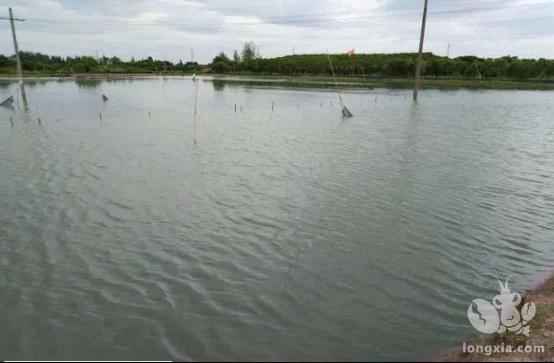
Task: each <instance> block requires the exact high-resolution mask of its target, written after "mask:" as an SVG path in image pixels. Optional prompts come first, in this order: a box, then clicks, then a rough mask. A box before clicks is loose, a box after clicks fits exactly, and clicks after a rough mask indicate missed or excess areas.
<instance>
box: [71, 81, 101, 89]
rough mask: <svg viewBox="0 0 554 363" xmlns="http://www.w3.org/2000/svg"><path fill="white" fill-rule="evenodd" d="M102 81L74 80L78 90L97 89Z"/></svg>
mask: <svg viewBox="0 0 554 363" xmlns="http://www.w3.org/2000/svg"><path fill="white" fill-rule="evenodd" d="M102 82H103V81H102V80H98V79H76V80H75V83H76V84H77V86H78V87H79V88H93V89H94V88H98V87H100V85H101V84H102Z"/></svg>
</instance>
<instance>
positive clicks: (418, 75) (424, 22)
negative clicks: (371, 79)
mask: <svg viewBox="0 0 554 363" xmlns="http://www.w3.org/2000/svg"><path fill="white" fill-rule="evenodd" d="M427 2H428V0H425V3H424V5H423V20H422V23H421V36H420V38H419V55H418V59H417V66H416V74H415V87H414V102H417V97H418V92H419V89H420V87H421V67H422V63H423V42H424V41H425V26H426V25H427Z"/></svg>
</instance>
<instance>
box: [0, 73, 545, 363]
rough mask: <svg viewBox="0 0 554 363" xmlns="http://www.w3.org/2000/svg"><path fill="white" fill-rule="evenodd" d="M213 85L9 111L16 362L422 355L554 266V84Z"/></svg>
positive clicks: (9, 265) (6, 151)
mask: <svg viewBox="0 0 554 363" xmlns="http://www.w3.org/2000/svg"><path fill="white" fill-rule="evenodd" d="M198 83H199V89H197V88H195V87H194V84H193V83H192V82H191V80H190V79H177V78H176V79H173V78H168V79H167V80H166V81H163V82H162V81H161V80H160V79H152V80H137V81H110V82H101V83H98V84H95V85H94V88H92V89H93V90H94V89H96V88H98V89H101V92H100V91H98V92H96V91H94V92H89V91H84V92H83V86H82V85H79V84H76V83H75V82H47V83H43V84H37V85H35V86H34V87H27V89H26V92H27V98H28V100H27V101H31V102H32V105H29V107H28V108H27V111H26V112H25V111H24V110H23V107H16V108H15V109H14V110H6V109H0V118H2V119H4V120H12V121H13V123H14V124H15V126H13V124H12V122H2V123H0V170H2V178H0V200H2V213H0V226H1V227H0V291H1V292H2V299H0V324H1V326H2V328H3V329H2V330H1V333H0V352H1V354H2V355H3V356H2V358H5V359H71V358H75V357H78V358H79V359H108V358H112V359H141V360H144V359H149V360H165V359H168V360H170V359H173V360H177V359H187V360H208V359H216V360H233V359H248V360H283V359H301V360H317V359H325V360H331V359H339V360H368V359H369V360H403V359H418V358H424V357H426V356H428V355H429V354H433V353H435V352H437V351H439V350H441V349H445V348H446V347H450V346H452V345H453V344H457V343H458V342H459V341H460V340H461V339H462V337H463V336H465V335H467V334H471V328H470V326H469V323H468V322H467V321H466V317H465V312H466V309H467V306H468V304H469V302H470V301H472V300H473V299H475V298H478V297H484V296H489V295H490V294H491V292H492V293H494V292H495V289H496V286H497V283H496V278H497V277H506V276H513V280H514V287H513V288H514V289H518V290H520V291H521V290H522V289H523V288H524V287H525V286H526V284H527V283H528V281H530V280H531V278H532V276H534V275H535V274H536V273H538V272H541V271H546V270H547V269H548V268H549V267H551V256H552V253H553V252H554V251H553V249H554V246H553V245H552V242H551V241H552V231H553V230H554V224H553V222H552V221H554V198H553V197H552V195H554V185H553V182H552V178H551V175H552V172H553V170H552V168H553V165H554V149H553V147H554V144H553V139H554V138H553V137H552V135H553V133H554V127H553V126H552V125H551V113H552V112H551V111H552V107H553V106H554V104H553V102H554V101H553V98H552V93H551V92H519V91H487V92H473V91H448V92H444V91H425V92H423V93H422V94H421V99H420V103H419V104H418V105H417V106H413V105H412V103H411V102H410V92H409V91H388V90H374V91H350V92H344V94H343V97H344V99H345V102H347V104H348V106H349V108H350V109H351V110H352V112H353V113H354V114H355V117H354V118H351V119H348V120H345V121H343V120H342V119H341V116H340V110H338V107H337V102H336V94H335V92H334V91H332V90H329V91H327V90H307V89H302V90H296V89H278V88H263V87H245V86H237V85H232V84H230V85H227V86H226V87H224V88H218V86H216V85H215V84H214V86H213V87H209V86H207V84H206V83H204V82H198ZM26 85H27V84H26ZM84 87H85V90H86V89H87V87H88V85H87V86H84ZM17 88H18V87H17V85H16V84H11V85H10V86H9V87H1V88H0V98H5V97H7V96H8V95H10V94H13V95H15V94H16V91H17ZM197 91H198V97H196V96H195V95H196V94H197ZM101 93H105V94H106V95H108V96H109V99H110V100H109V102H105V103H104V102H102V99H101V97H100V95H101ZM20 98H21V97H20ZM196 102H198V106H197V107H198V108H197V110H198V111H197V112H195V111H194V110H195V104H196ZM20 105H21V103H20ZM235 105H238V109H237V112H234V106H235ZM241 111H242V112H241ZM99 114H102V119H101V120H100V119H99ZM195 115H196V117H195ZM39 119H40V124H39V122H38V120H39ZM195 120H196V122H195ZM31 121H32V122H31ZM197 139H198V140H199V142H198V143H197V144H195V143H194V142H190V140H197Z"/></svg>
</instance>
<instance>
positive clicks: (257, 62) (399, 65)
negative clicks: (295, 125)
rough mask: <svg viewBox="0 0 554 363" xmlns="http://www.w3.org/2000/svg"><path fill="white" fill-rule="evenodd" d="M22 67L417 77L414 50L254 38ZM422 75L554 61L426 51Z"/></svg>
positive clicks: (553, 74) (548, 68)
mask: <svg viewBox="0 0 554 363" xmlns="http://www.w3.org/2000/svg"><path fill="white" fill-rule="evenodd" d="M20 56H21V59H22V63H23V70H24V71H25V72H29V73H42V74H60V75H66V74H74V73H161V72H168V73H193V72H212V73H218V74H233V73H234V74H264V75H272V74H275V75H288V76H301V75H330V74H331V67H330V65H329V58H330V59H331V62H332V64H333V68H334V70H335V73H336V74H337V76H342V77H366V78H413V75H414V72H415V65H416V62H417V54H416V53H398V54H355V55H348V54H331V55H327V54H304V55H288V56H283V57H276V58H264V57H262V56H261V55H260V52H259V48H258V47H257V46H256V44H254V43H253V42H248V43H246V44H245V45H244V47H243V49H242V50H241V51H240V52H239V51H237V50H235V51H234V52H233V55H232V56H227V54H225V53H223V52H222V53H220V54H218V55H217V56H216V57H215V58H214V59H213V61H212V62H211V63H210V64H209V65H199V64H198V63H196V62H186V63H184V62H183V61H179V62H177V63H172V62H169V61H164V60H158V59H154V58H152V57H147V58H144V59H139V60H135V59H131V60H129V61H125V60H122V59H120V58H118V57H100V58H94V57H90V56H80V57H59V56H49V55H45V54H41V53H31V52H21V53H20ZM0 73H4V74H7V73H12V74H13V73H15V57H14V56H13V55H12V56H4V55H0ZM423 74H424V76H425V77H427V78H452V79H519V80H526V79H543V80H554V60H549V59H543V58H541V59H520V58H518V57H511V56H505V57H500V58H480V57H475V56H464V57H457V58H448V57H441V56H437V55H434V54H432V53H425V54H424V67H423Z"/></svg>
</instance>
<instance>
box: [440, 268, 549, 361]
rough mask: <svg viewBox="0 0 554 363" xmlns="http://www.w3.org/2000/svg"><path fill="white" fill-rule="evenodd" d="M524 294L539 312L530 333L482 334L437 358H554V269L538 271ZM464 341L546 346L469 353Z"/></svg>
mask: <svg viewBox="0 0 554 363" xmlns="http://www.w3.org/2000/svg"><path fill="white" fill-rule="evenodd" d="M522 295H523V300H524V301H528V302H533V303H535V304H536V307H537V315H536V317H535V318H534V319H533V321H531V323H530V326H531V329H532V332H531V335H530V337H524V336H513V335H512V336H510V335H508V336H504V337H501V336H478V337H477V338H472V339H470V338H468V340H467V341H465V342H464V341H461V342H460V343H459V346H458V347H456V348H455V349H452V350H450V351H448V352H444V353H442V354H438V355H437V356H435V358H434V359H432V360H431V361H433V362H498V361H502V362H521V361H540V362H552V361H554V272H552V271H549V272H544V273H541V274H538V275H537V276H536V277H535V278H534V279H533V282H532V283H531V285H530V288H529V289H527V290H526V291H525V292H524V294H522ZM464 344H474V345H503V344H504V345H512V346H514V347H519V346H533V347H538V346H542V347H544V352H542V353H519V352H518V353H493V354H485V353H467V352H463V351H462V347H463V345H464Z"/></svg>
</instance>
